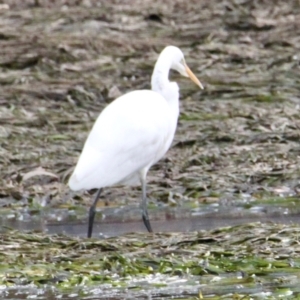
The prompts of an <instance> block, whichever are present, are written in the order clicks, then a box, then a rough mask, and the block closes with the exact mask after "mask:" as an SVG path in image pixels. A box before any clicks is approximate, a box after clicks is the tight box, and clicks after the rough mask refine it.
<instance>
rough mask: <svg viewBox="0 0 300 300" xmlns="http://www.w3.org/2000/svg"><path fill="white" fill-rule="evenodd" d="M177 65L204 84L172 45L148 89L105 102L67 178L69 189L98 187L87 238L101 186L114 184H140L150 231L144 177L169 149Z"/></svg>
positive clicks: (176, 107)
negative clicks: (171, 74) (173, 72)
mask: <svg viewBox="0 0 300 300" xmlns="http://www.w3.org/2000/svg"><path fill="white" fill-rule="evenodd" d="M170 69H175V70H177V71H178V72H180V73H181V74H182V75H183V76H189V77H190V78H191V79H192V80H193V81H194V82H195V83H196V84H197V85H199V86H200V87H201V88H203V87H202V85H201V83H200V82H199V81H198V79H197V78H196V77H195V75H194V74H193V73H192V72H191V70H190V69H189V68H188V67H187V65H186V63H185V60H184V56H183V53H182V52H181V50H180V49H178V48H177V47H174V46H168V47H166V48H165V49H164V50H163V51H162V53H161V54H160V56H159V58H158V60H157V63H156V65H155V68H154V71H153V75H152V80H151V84H152V90H137V91H133V92H130V93H128V94H125V95H123V96H121V97H119V98H117V99H116V100H115V101H113V102H112V103H111V104H109V105H108V106H107V107H106V108H105V109H104V110H103V111H102V113H101V114H100V115H99V117H98V119H97V120H96V122H95V124H94V126H93V128H92V131H91V132H90V134H89V136H88V138H87V140H86V142H85V145H84V148H83V150H82V153H81V155H80V157H79V160H78V163H77V165H76V168H75V170H74V172H73V174H72V176H71V178H70V180H69V186H70V188H71V189H72V190H74V191H77V190H81V189H86V190H89V189H93V188H98V189H100V190H99V192H98V194H97V197H96V199H95V201H94V204H93V205H92V207H91V209H90V218H89V230H88V236H89V237H90V236H91V234H92V227H93V220H94V215H95V209H96V204H97V201H98V198H99V196H100V192H101V188H103V187H108V186H112V185H120V184H125V185H136V184H139V183H141V184H142V187H143V202H142V209H143V215H142V216H143V220H144V223H145V226H146V227H147V229H148V231H152V228H151V226H150V222H149V218H148V213H147V199H146V175H147V172H148V170H149V168H150V167H151V166H152V165H153V164H155V163H156V162H157V161H158V160H159V159H161V158H162V157H163V156H164V154H165V153H166V152H167V150H168V149H169V147H170V145H171V143H172V140H173V137H174V134H175V130H176V125H177V119H178V115H179V88H178V85H177V84H176V83H175V82H170V81H169V79H168V75H169V70H170Z"/></svg>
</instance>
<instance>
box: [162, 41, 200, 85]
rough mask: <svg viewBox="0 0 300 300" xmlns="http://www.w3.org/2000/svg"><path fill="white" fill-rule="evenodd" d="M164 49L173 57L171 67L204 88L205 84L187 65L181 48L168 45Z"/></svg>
mask: <svg viewBox="0 0 300 300" xmlns="http://www.w3.org/2000/svg"><path fill="white" fill-rule="evenodd" d="M163 51H164V52H166V54H168V55H170V57H171V58H172V61H171V69H173V70H176V71H177V72H179V73H180V74H181V75H182V76H184V77H189V78H190V79H191V80H192V81H193V82H195V83H196V84H197V85H198V86H199V87H200V88H201V89H203V85H202V84H201V82H200V81H199V80H198V78H197V77H196V76H195V74H194V73H193V72H192V71H191V69H190V68H189V67H188V66H187V64H186V62H185V59H184V55H183V53H182V51H181V50H180V49H179V48H177V47H175V46H167V47H166V48H165V49H164V50H163Z"/></svg>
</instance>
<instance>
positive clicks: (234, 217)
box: [0, 207, 300, 237]
mask: <svg viewBox="0 0 300 300" xmlns="http://www.w3.org/2000/svg"><path fill="white" fill-rule="evenodd" d="M104 213H105V218H103V220H102V221H98V222H97V221H96V222H95V228H94V230H95V231H94V232H95V235H94V237H97V236H98V237H112V236H118V235H122V234H126V233H131V232H144V231H145V232H146V229H145V227H144V225H143V223H142V220H140V219H139V218H138V217H137V216H140V213H139V209H138V208H136V207H133V208H132V207H126V208H124V209H120V208H114V209H112V208H110V209H105V210H103V211H102V215H104ZM56 215H60V216H59V217H58V218H57V219H58V220H60V221H53V218H50V220H49V218H47V217H46V216H45V215H44V214H42V216H39V215H35V216H34V218H28V217H27V218H26V220H24V218H22V217H21V218H20V217H18V218H11V219H4V218H1V219H0V221H1V223H2V227H3V226H6V227H7V226H8V227H12V228H15V229H17V230H21V231H22V230H26V231H28V230H29V231H43V232H46V233H49V234H61V233H64V234H67V235H73V236H80V237H85V236H86V234H87V222H86V221H74V219H73V220H70V218H68V211H64V212H62V211H61V210H60V211H57V213H56ZM62 215H64V217H61V216H62ZM150 215H151V223H152V224H153V230H154V232H188V231H200V230H210V229H215V228H219V227H225V226H232V225H239V224H244V223H251V222H275V223H284V224H290V223H300V213H299V212H297V213H295V214H292V215H289V214H285V212H284V211H281V213H280V212H279V211H271V212H266V211H264V210H263V209H257V210H254V211H249V210H248V211H246V210H240V209H238V208H232V207H231V208H229V209H228V208H224V209H223V208H219V209H218V211H216V212H211V211H210V212H209V211H206V212H205V211H204V212H203V211H202V212H201V214H198V215H193V214H192V213H191V211H186V210H180V209H178V208H173V209H169V208H168V209H160V210H159V211H157V212H155V211H153V212H150ZM52 216H53V212H52ZM132 216H134V217H132Z"/></svg>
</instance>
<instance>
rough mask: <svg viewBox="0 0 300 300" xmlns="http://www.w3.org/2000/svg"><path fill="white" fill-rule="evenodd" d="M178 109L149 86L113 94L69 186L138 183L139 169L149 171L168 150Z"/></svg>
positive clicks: (85, 147)
mask: <svg viewBox="0 0 300 300" xmlns="http://www.w3.org/2000/svg"><path fill="white" fill-rule="evenodd" d="M177 99H178V98H177ZM178 112H179V105H178V101H175V103H168V102H167V101H166V99H165V98H164V97H162V96H161V95H160V94H158V93H157V92H154V91H150V90H139V91H133V92H130V93H128V94H125V95H123V96H121V97H119V98H117V99H116V100H115V101H114V102H112V103H111V104H110V105H109V106H107V107H106V108H105V109H104V110H103V112H102V113H101V115H100V116H99V117H98V119H97V121H96V123H95V124H94V126H93V128H92V131H91V132H90V134H89V136H88V139H87V140H86V143H85V145H84V148H83V151H82V154H81V156H80V158H79V161H78V163H77V166H76V169H75V170H74V173H73V175H72V177H71V178H70V181H69V186H70V188H71V189H72V190H74V191H76V190H81V189H86V190H89V189H93V188H101V187H108V186H113V185H121V184H125V185H137V184H140V182H141V179H140V172H142V171H143V170H148V169H149V168H150V167H151V166H152V165H153V164H155V163H156V162H157V161H158V160H159V159H160V158H162V157H163V155H164V154H165V153H166V152H167V150H168V149H169V147H170V145H171V143H172V140H173V137H174V133H175V129H176V124H177V117H178ZM112 132H113V135H112Z"/></svg>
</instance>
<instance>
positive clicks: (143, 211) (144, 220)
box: [141, 179, 153, 232]
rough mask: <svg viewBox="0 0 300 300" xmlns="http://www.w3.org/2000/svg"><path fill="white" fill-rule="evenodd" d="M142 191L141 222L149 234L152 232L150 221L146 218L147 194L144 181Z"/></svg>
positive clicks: (143, 180)
mask: <svg viewBox="0 0 300 300" xmlns="http://www.w3.org/2000/svg"><path fill="white" fill-rule="evenodd" d="M141 181H142V190H143V198H142V218H143V222H144V224H145V226H146V228H147V230H148V231H149V232H153V230H152V227H151V224H150V221H149V216H148V209H147V206H148V200H147V193H146V180H145V179H142V180H141Z"/></svg>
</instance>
